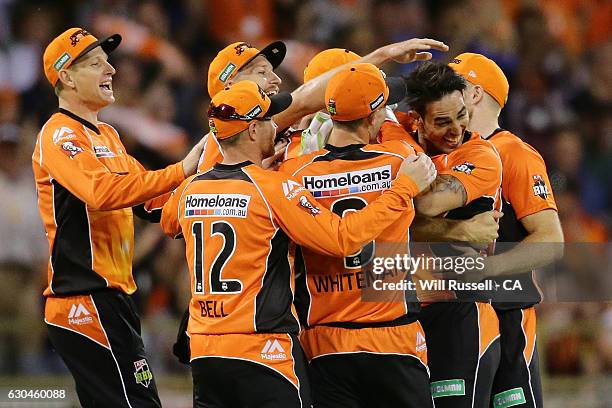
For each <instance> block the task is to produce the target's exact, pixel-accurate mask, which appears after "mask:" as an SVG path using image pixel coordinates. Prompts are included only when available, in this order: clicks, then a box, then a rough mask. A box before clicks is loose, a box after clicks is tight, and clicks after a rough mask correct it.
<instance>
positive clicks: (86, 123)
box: [59, 108, 100, 134]
mask: <svg viewBox="0 0 612 408" xmlns="http://www.w3.org/2000/svg"><path fill="white" fill-rule="evenodd" d="M59 113H63V114H64V115H66V116H68V117H70V118H72V119H74V120H76V121H77V122H81V123H82V124H83V125H84V126H87V127H88V128H90V129H91V130H93V131H94V132H96V133H97V134H100V130H99V129H98V127H97V126H96V125H94V124H93V123H91V122H89V121H87V120H85V119H83V118H82V117H80V116H77V115H75V114H74V113H72V112H70V111H68V110H66V109H64V108H59Z"/></svg>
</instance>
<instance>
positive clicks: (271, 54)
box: [243, 41, 287, 69]
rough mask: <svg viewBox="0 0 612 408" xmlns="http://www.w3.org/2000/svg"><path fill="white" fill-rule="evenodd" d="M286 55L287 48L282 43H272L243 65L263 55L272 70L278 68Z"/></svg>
mask: <svg viewBox="0 0 612 408" xmlns="http://www.w3.org/2000/svg"><path fill="white" fill-rule="evenodd" d="M286 54H287V46H286V45H285V43H284V42H282V41H274V42H273V43H271V44H268V45H267V46H266V47H265V48H264V49H263V50H261V51H259V52H258V53H257V54H255V55H254V56H253V58H251V59H250V60H248V61H247V62H246V63H245V64H244V65H243V67H244V66H245V65H247V64H248V63H249V62H251V61H253V60H254V59H255V58H257V57H259V56H260V55H263V56H264V57H266V59H267V60H268V61H270V64H272V69H276V68H278V66H279V65H280V64H281V62H283V60H284V59H285V55H286Z"/></svg>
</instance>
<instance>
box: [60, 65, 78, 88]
mask: <svg viewBox="0 0 612 408" xmlns="http://www.w3.org/2000/svg"><path fill="white" fill-rule="evenodd" d="M72 75H73V73H72V72H71V71H69V70H67V69H62V70H60V72H59V76H58V78H59V79H58V81H61V82H62V85H63V86H64V88H72V89H74V88H75V87H76V84H75V83H74V79H73V77H72Z"/></svg>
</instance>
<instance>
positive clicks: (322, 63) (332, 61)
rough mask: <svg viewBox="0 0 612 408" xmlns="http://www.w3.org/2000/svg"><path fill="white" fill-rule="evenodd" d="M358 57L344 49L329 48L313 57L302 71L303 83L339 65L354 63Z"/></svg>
mask: <svg viewBox="0 0 612 408" xmlns="http://www.w3.org/2000/svg"><path fill="white" fill-rule="evenodd" d="M359 58H361V57H360V56H359V55H357V54H355V53H354V52H353V51H349V50H347V49H344V48H330V49H327V50H323V51H321V52H320V53H318V54H317V55H315V56H314V57H313V58H312V59H311V60H310V62H309V63H308V65H307V66H306V69H304V83H306V82H308V81H310V80H311V79H313V78H316V77H318V76H319V75H322V74H324V73H326V72H327V71H330V70H332V69H334V68H337V67H339V66H341V65H344V64H348V63H349V62H355V61H357V60H358V59H359Z"/></svg>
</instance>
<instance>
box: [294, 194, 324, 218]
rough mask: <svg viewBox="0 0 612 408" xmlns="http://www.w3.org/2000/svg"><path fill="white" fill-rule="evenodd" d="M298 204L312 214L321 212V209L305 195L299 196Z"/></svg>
mask: <svg viewBox="0 0 612 408" xmlns="http://www.w3.org/2000/svg"><path fill="white" fill-rule="evenodd" d="M298 206H299V207H300V208H301V209H302V210H304V211H306V212H307V213H309V214H310V215H312V216H315V215H319V214H320V213H321V209H320V208H319V207H317V206H316V205H314V204H313V203H311V202H310V200H308V198H307V197H306V196H301V197H300V199H299V202H298Z"/></svg>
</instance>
